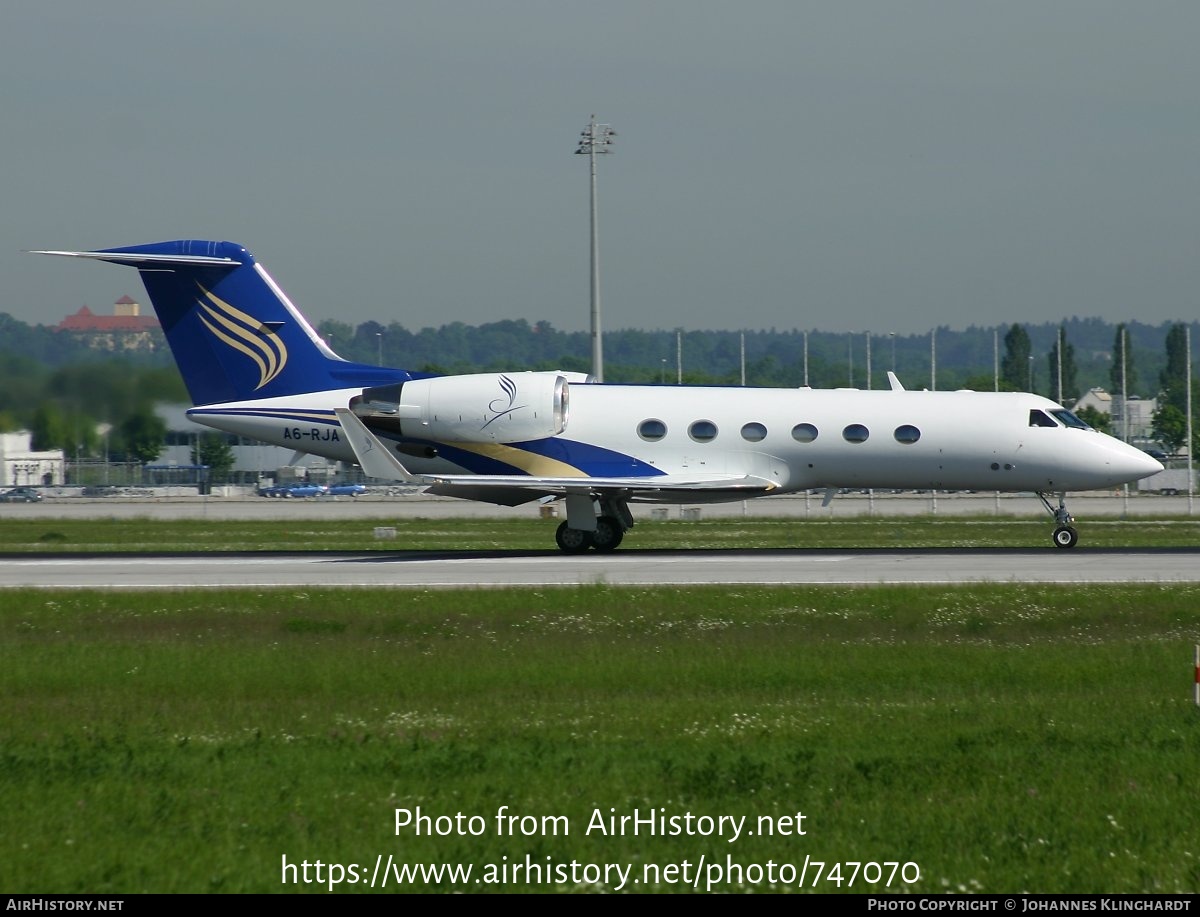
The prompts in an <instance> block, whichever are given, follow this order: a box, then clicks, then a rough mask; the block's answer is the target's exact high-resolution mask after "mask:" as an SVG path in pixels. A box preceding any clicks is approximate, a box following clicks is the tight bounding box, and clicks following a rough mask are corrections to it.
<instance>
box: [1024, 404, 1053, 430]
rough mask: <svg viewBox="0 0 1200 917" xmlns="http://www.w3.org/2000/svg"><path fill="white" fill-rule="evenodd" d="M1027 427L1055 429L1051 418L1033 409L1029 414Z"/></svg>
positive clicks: (1043, 412)
mask: <svg viewBox="0 0 1200 917" xmlns="http://www.w3.org/2000/svg"><path fill="white" fill-rule="evenodd" d="M1029 426H1031V427H1057V426H1058V424H1056V423H1055V422H1054V420H1053V418H1051V417H1049V416H1048V415H1047V414H1046V412H1045V411H1039V410H1038V409H1037V408H1034V409H1033V410H1032V411H1030V412H1029Z"/></svg>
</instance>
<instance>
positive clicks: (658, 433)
mask: <svg viewBox="0 0 1200 917" xmlns="http://www.w3.org/2000/svg"><path fill="white" fill-rule="evenodd" d="M666 435H667V425H666V424H665V423H663V422H662V421H661V420H643V421H642V422H641V423H640V424H638V436H640V437H641V438H642V439H644V440H646V442H648V443H656V442H658V441H659V440H660V439H662V438H663V437H664V436H666Z"/></svg>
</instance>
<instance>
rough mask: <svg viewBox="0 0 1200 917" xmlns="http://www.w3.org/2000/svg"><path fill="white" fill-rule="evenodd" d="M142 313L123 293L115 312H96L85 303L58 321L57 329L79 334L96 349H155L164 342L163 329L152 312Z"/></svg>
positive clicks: (135, 303) (117, 302)
mask: <svg viewBox="0 0 1200 917" xmlns="http://www.w3.org/2000/svg"><path fill="white" fill-rule="evenodd" d="M141 313H142V307H141V305H140V304H139V303H138V302H137V301H136V300H134V299H132V298H130V297H129V296H122V297H121V298H120V299H118V300H117V301H116V302H115V303H114V304H113V314H112V315H97V314H96V313H95V312H93V311H92V310H91V309H89V308H88V307H87V306H83V307H82V308H80V310H79V311H78V312H76V313H75V314H74V315H68V316H67V317H66V318H64V319H63V320H62V321H61V322H59V324H58V328H57V330H59V331H65V332H67V333H69V334H73V335H76V336H78V337H79V338H81V339H82V340H84V341H86V342H87V345H88V346H89V347H91V348H92V349H94V350H113V351H115V350H155V349H156V348H158V347H160V346H161V345H162V342H163V336H162V329H161V328H160V327H159V324H158V319H156V318H155V317H154V316H153V315H142V314H141Z"/></svg>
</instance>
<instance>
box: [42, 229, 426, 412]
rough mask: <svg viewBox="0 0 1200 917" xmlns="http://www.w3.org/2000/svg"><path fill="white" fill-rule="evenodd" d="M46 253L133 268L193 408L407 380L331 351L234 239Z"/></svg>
mask: <svg viewBox="0 0 1200 917" xmlns="http://www.w3.org/2000/svg"><path fill="white" fill-rule="evenodd" d="M45 254H58V255H71V256H74V257H78V258H94V259H96V260H100V261H109V262H112V263H113V264H127V265H130V266H131V267H136V268H137V270H138V273H139V274H140V275H141V277H142V283H144V284H145V286H146V292H147V293H148V294H149V295H150V302H151V303H152V304H153V306H154V311H155V312H156V313H157V314H158V320H159V322H160V323H161V324H162V327H163V331H164V332H165V333H166V336H167V343H168V344H170V345H171V352H172V354H174V356H175V362H176V363H178V364H179V372H180V374H181V375H182V376H183V381H184V383H185V384H186V385H187V389H188V393H189V394H190V395H191V396H192V401H193V403H195V404H198V405H199V404H213V403H219V402H226V401H246V400H250V399H257V398H273V397H277V396H282V395H298V394H301V393H304V392H312V391H320V390H324V389H338V388H355V387H363V388H365V387H368V386H373V385H385V384H388V383H391V382H401V381H405V380H407V379H409V378H410V374H409V373H406V372H404V371H402V370H395V369H384V368H382V367H376V366H367V365H364V364H361V363H350V362H348V361H346V360H343V359H341V358H340V357H339V356H337V355H336V354H335V353H334V352H333V351H332V350H330V349H329V347H328V346H327V345H326V344H325V342H324V341H322V340H321V338H320V336H319V335H318V334H317V333H316V331H315V330H314V329H313V327H312V326H311V325H309V323H308V322H307V321H306V320H305V318H304V316H302V315H301V314H300V312H299V311H298V310H297V309H296V307H295V306H293V305H292V303H291V302H290V301H289V300H288V298H287V296H286V295H285V294H284V292H283V290H281V289H280V288H279V287H278V286H277V285H276V283H275V281H274V280H272V279H271V277H270V275H269V274H267V272H266V271H265V270H263V268H262V267H261V266H260V265H259V264H258V263H257V262H255V260H254V256H253V255H251V254H250V252H248V251H247V250H246V249H245V248H243V247H242V246H240V245H237V244H235V243H233V242H204V241H195V240H181V241H177V242H154V243H151V244H149V245H133V246H129V247H126V248H110V249H103V250H101V251H93V252H45Z"/></svg>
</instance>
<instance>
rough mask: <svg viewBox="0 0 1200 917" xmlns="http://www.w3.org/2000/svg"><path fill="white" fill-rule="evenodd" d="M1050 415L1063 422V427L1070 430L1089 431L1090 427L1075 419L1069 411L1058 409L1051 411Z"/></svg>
mask: <svg viewBox="0 0 1200 917" xmlns="http://www.w3.org/2000/svg"><path fill="white" fill-rule="evenodd" d="M1050 413H1051V414H1053V415H1054V416H1055V417H1057V418H1058V419H1059V420H1061V421H1062V422H1063V426H1064V427H1071V428H1072V429H1075V430H1090V429H1091V427H1089V426H1088V425H1087V424H1085V423H1084V422H1083V421H1082V420H1080V419H1079V418H1078V417H1076V416H1075V415H1074V414H1072V413H1071V412H1070V411H1067V410H1061V409H1060V410H1057V411H1051V412H1050Z"/></svg>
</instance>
